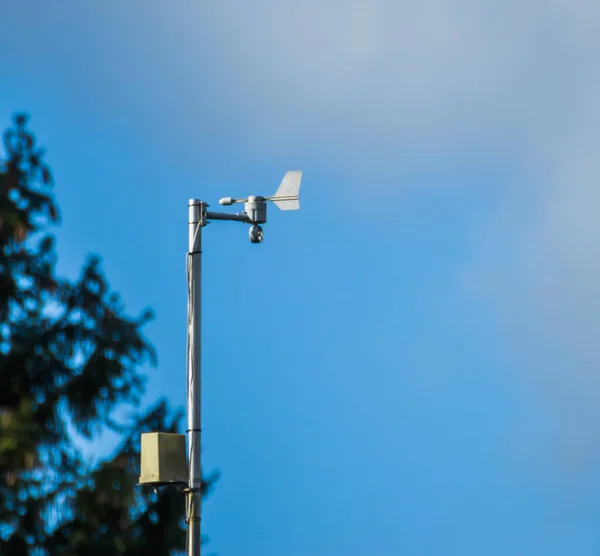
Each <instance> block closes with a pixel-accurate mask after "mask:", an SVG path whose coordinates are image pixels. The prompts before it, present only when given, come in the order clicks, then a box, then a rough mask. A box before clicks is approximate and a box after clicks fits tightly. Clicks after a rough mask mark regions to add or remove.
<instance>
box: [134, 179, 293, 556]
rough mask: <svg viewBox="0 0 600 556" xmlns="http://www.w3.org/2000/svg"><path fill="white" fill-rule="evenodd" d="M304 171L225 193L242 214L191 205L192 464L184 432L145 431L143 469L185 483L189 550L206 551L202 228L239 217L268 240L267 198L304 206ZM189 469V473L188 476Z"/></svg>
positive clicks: (150, 478) (156, 478) (256, 239)
mask: <svg viewBox="0 0 600 556" xmlns="http://www.w3.org/2000/svg"><path fill="white" fill-rule="evenodd" d="M301 181H302V172H298V171H294V172H287V173H286V174H285V176H284V177H283V180H282V181H281V184H280V185H279V188H278V189H277V191H275V194H274V195H272V196H271V197H261V196H259V195H251V196H249V197H247V198H245V199H234V198H233V197H224V198H223V199H221V200H220V201H219V203H220V204H221V205H225V206H228V205H233V204H234V203H244V211H243V212H240V213H237V214H228V213H224V212H209V211H207V210H206V209H207V208H208V204H207V203H204V202H203V201H201V200H199V199H191V200H190V202H189V205H188V241H189V244H188V245H189V248H188V254H187V271H188V326H187V380H186V383H187V431H186V432H187V434H188V442H187V456H188V457H187V465H185V464H186V462H185V461H184V460H185V438H184V437H183V435H177V434H166V433H150V434H145V435H143V436H142V466H141V468H142V472H141V475H140V484H145V485H151V486H155V487H156V486H164V485H180V486H181V488H182V491H183V492H184V493H185V495H186V496H187V502H186V524H187V542H186V554H187V556H200V545H201V534H200V513H201V504H202V491H203V486H204V485H203V483H202V467H201V464H200V458H201V451H200V448H201V410H200V404H201V397H202V396H201V381H200V378H201V372H200V370H201V367H200V352H201V334H200V328H201V319H200V313H201V301H202V300H201V295H200V290H201V279H200V278H201V276H200V275H201V268H202V228H203V227H204V226H206V225H207V224H208V223H209V222H210V221H211V220H233V221H236V222H244V223H246V224H250V230H249V234H248V235H249V238H250V241H251V242H252V243H262V241H263V229H262V227H261V224H264V223H265V222H266V221H267V202H272V203H274V204H275V205H276V206H277V207H278V208H279V209H281V210H298V209H299V208H300V201H299V192H300V182H301ZM186 475H187V476H186Z"/></svg>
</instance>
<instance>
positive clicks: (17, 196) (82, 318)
mask: <svg viewBox="0 0 600 556" xmlns="http://www.w3.org/2000/svg"><path fill="white" fill-rule="evenodd" d="M26 124H27V117H26V116H24V115H18V116H16V117H15V118H14V126H13V128H11V129H9V130H8V131H6V132H5V134H4V150H5V156H4V158H0V546H1V547H2V548H1V550H0V552H1V553H2V554H3V555H4V556H25V555H40V556H46V555H52V556H53V555H60V554H65V555H69V556H78V555H86V556H94V555H96V554H97V555H102V556H111V555H117V554H118V555H121V554H127V555H132V556H135V555H149V554H152V555H169V554H173V553H178V551H182V550H183V549H184V548H185V530H184V523H183V520H184V502H185V501H184V497H183V495H182V494H181V493H179V492H175V491H174V490H168V489H163V490H161V491H160V492H159V493H156V492H154V491H153V490H152V489H148V488H141V487H138V486H136V483H137V480H138V476H139V453H140V434H141V433H142V432H150V431H164V432H176V431H177V429H178V425H179V423H180V420H181V417H182V415H181V413H179V412H172V411H170V410H169V408H168V405H167V403H166V401H164V400H159V401H158V402H157V403H156V404H155V405H154V406H153V407H151V408H150V409H149V410H146V411H145V412H144V413H141V412H140V411H139V410H138V409H136V408H137V406H138V405H139V403H140V400H141V396H142V394H143V392H144V377H143V376H142V374H141V373H140V370H139V368H140V366H141V365H142V364H144V363H145V362H150V363H152V364H155V359H156V358H155V353H154V350H153V348H152V346H151V345H150V344H149V343H148V341H147V340H146V339H145V337H144V335H143V332H142V329H143V326H144V324H145V323H147V322H148V320H149V319H151V318H152V314H151V312H150V311H145V312H144V313H143V314H142V315H140V316H139V317H136V318H132V317H130V316H128V315H127V314H126V313H125V311H124V308H123V304H122V303H121V301H120V299H119V296H118V295H117V294H116V293H114V292H113V291H111V289H110V288H109V286H108V283H107V281H106V278H105V277H104V275H103V272H102V270H101V266H100V260H99V259H98V258H97V257H90V258H89V260H88V261H87V262H86V263H85V264H84V266H83V268H82V271H81V275H80V277H79V279H77V280H75V281H73V280H68V279H64V278H60V277H58V276H57V275H56V273H55V263H56V250H55V239H54V237H53V235H52V233H51V228H52V226H54V225H56V224H58V222H59V211H58V207H57V205H56V202H55V200H54V197H53V195H52V175H51V172H50V169H49V168H48V166H47V165H46V164H45V162H44V159H43V151H42V150H41V149H39V148H37V147H36V144H35V139H34V137H33V135H32V134H31V133H30V132H29V131H28V130H27V126H26ZM121 404H131V406H132V418H131V419H130V420H129V422H126V423H120V422H116V421H115V419H114V418H113V415H114V410H115V408H116V407H117V406H120V405H121ZM69 424H72V426H74V427H75V429H76V430H77V431H78V433H79V434H81V435H83V436H84V437H86V438H88V439H93V438H96V437H97V435H98V434H99V433H100V432H101V431H102V430H104V429H105V428H106V427H108V428H110V429H111V430H114V431H117V432H118V433H119V434H120V435H121V437H122V441H121V443H120V445H119V447H118V448H117V450H116V451H115V453H114V455H113V456H112V457H110V458H108V459H107V460H105V461H102V462H101V463H100V464H98V465H95V466H94V468H90V465H89V464H88V463H86V461H85V460H84V458H83V456H82V454H81V452H80V450H78V449H77V447H76V446H75V445H74V444H73V441H72V438H71V437H70V435H69V433H68V425H69ZM215 478H216V477H212V478H209V479H207V481H206V487H205V488H206V490H205V493H204V494H206V493H207V492H208V488H209V487H210V486H211V484H212V482H213V481H214V479H215Z"/></svg>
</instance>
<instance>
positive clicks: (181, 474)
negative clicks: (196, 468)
mask: <svg viewBox="0 0 600 556" xmlns="http://www.w3.org/2000/svg"><path fill="white" fill-rule="evenodd" d="M187 480H188V479H187V462H186V450H185V435H184V434H172V433H167V432H150V433H145V434H142V453H141V471H140V484H142V485H154V486H160V485H167V484H177V483H179V484H181V483H183V484H187Z"/></svg>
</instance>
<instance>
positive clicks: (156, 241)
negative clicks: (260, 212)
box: [0, 0, 600, 556]
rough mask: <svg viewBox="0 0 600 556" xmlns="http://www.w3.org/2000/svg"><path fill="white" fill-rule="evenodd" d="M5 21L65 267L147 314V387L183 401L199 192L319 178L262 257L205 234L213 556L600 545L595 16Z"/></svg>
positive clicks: (425, 6) (228, 235) (128, 10)
mask: <svg viewBox="0 0 600 556" xmlns="http://www.w3.org/2000/svg"><path fill="white" fill-rule="evenodd" d="M0 8H1V12H2V18H1V20H0V83H1V84H2V86H1V88H0V115H2V114H3V115H4V116H0V117H4V122H5V123H4V125H5V126H6V125H8V124H9V122H10V120H9V117H10V114H11V113H12V112H14V111H17V110H26V111H28V112H29V113H30V114H31V115H32V120H31V127H32V129H33V130H34V131H35V133H36V134H37V137H38V139H39V141H40V143H42V144H43V145H45V146H46V147H47V149H48V154H47V159H48V162H49V163H50V164H51V165H52V168H53V170H54V174H55V179H56V195H57V198H58V201H59V203H60V206H61V208H62V217H63V224H62V226H61V228H60V230H59V231H58V238H59V256H60V260H59V267H60V270H61V271H62V272H63V273H65V274H68V275H72V274H74V273H77V272H78V270H79V268H80V266H81V263H82V262H83V260H84V258H85V256H86V254H87V253H99V254H100V255H101V256H102V257H103V261H104V268H105V270H106V273H107V275H108V277H109V280H110V283H111V285H112V286H113V287H114V288H115V289H117V290H118V291H120V292H121V293H122V296H123V299H124V301H125V302H126V305H127V308H128V310H129V311H130V312H132V313H137V312H139V311H141V310H142V309H143V308H144V307H146V306H151V307H152V308H153V309H154V310H155V311H156V319H155V321H154V322H153V323H152V324H151V325H149V326H148V327H147V334H148V336H149V338H150V339H151V341H152V342H153V343H154V344H155V345H156V348H157V350H158V354H159V365H158V368H157V369H155V370H149V371H148V372H149V376H150V382H149V389H148V395H147V401H148V402H151V401H152V400H154V399H156V398H157V397H158V396H162V395H165V396H167V397H168V398H169V400H170V401H171V403H172V404H173V405H174V406H181V405H183V404H184V401H185V322H186V286H185V251H186V248H187V200H188V199H189V198H190V197H199V198H202V199H203V200H206V201H207V202H209V203H211V204H212V206H213V208H214V207H215V205H216V206H218V205H217V200H218V199H219V198H220V197H222V196H228V195H232V196H236V195H238V196H243V195H247V194H252V193H254V194H270V193H271V192H272V191H274V190H275V188H276V187H277V185H278V183H279V181H280V179H281V177H282V176H283V174H284V173H285V171H287V170H295V169H301V170H303V171H304V182H303V188H302V192H301V205H302V210H301V211H299V212H296V213H279V212H277V211H276V209H274V208H272V209H271V211H270V216H269V222H268V224H267V225H266V226H265V243H264V244H262V245H260V246H254V245H250V244H249V242H248V240H247V230H246V227H245V226H242V225H238V224H235V223H214V224H211V225H210V226H209V227H208V228H207V229H206V231H205V234H204V275H203V287H204V291H203V299H204V307H203V323H204V329H203V429H204V437H203V444H204V456H205V462H206V468H207V469H208V470H211V469H219V470H220V471H221V472H222V478H221V480H220V482H219V483H218V487H217V489H216V490H215V493H214V495H213V496H212V497H211V499H210V500H209V501H208V502H207V504H206V505H205V507H204V509H203V511H204V521H203V523H204V526H205V530H206V532H207V534H208V535H209V536H210V539H211V548H212V549H213V550H214V551H215V552H217V553H219V554H221V555H229V554H243V555H248V556H250V555H257V556H269V555H274V556H281V555H285V556H295V555H300V554H303V555H304V554H315V555H321V554H322V555H330V554H344V555H354V554H356V555H358V554H361V555H362V554H372V555H377V556H388V555H389V556H394V555H396V554H414V555H443V556H454V555H457V556H458V555H460V556H462V555H481V554H485V555H490V556H492V555H496V554H498V555H500V554H502V555H504V554H519V555H521V554H522V555H531V554H540V555H544V556H553V555H573V556H579V555H581V556H586V555H592V554H597V553H598V552H599V551H600V527H599V525H600V502H599V496H598V495H599V494H600V485H599V481H598V469H599V464H600V442H599V439H600V411H599V410H598V409H597V407H598V404H597V401H596V400H597V398H598V395H599V394H600V383H599V380H598V376H599V375H598V368H600V348H599V345H600V344H598V342H597V339H596V338H597V333H598V330H599V325H600V320H599V314H600V312H599V309H600V307H599V306H598V305H599V302H598V299H600V296H598V293H600V292H598V284H599V283H600V281H599V280H598V278H600V264H599V263H598V261H599V260H600V257H598V255H599V254H600V241H599V240H598V238H599V237H600V235H599V232H600V229H599V227H600V220H599V219H598V218H597V214H596V213H597V207H598V206H599V205H598V201H600V198H599V197H600V195H599V191H600V189H599V188H598V185H597V184H598V171H597V160H600V152H599V148H598V145H600V141H599V139H600V137H599V135H600V121H599V120H600V111H598V108H597V98H598V93H600V72H598V66H597V52H598V48H599V47H600V45H599V44H598V38H597V37H598V36H600V35H599V34H598V31H599V30H600V29H599V27H600V12H599V10H598V6H597V3H595V2H579V3H577V4H576V5H573V4H572V3H570V2H567V1H566V0H556V1H554V2H551V3H545V2H544V3H543V2H540V1H538V0H529V1H528V2H525V3H523V2H520V3H516V2H490V3H488V4H486V5H485V6H482V5H480V3H476V2H472V1H468V0H467V1H459V0H428V1H427V2H423V3H419V5H418V6H417V5H414V3H404V2H392V1H391V0H371V1H370V2H358V1H352V0H350V1H347V2H339V1H328V2H323V1H320V2H317V1H316V0H307V1H306V2H303V3H301V4H299V3H289V2H284V1H283V2H282V1H279V2H275V1H268V0H257V1H256V2H252V3H249V2H248V3H243V2H239V1H232V2H226V3H225V2H222V3H217V2H213V1H208V2H192V1H185V2H184V1H179V2H173V3H169V5H168V6H167V3H165V2H158V1H145V2H141V1H137V0H136V1H134V0H130V1H129V2H127V3H121V2H116V1H114V0H110V1H104V2H97V3H83V2H73V1H71V2H68V1H63V2H55V3H50V2H43V1H41V0H38V1H34V0H21V1H20V2H9V1H8V0H4V1H3V2H1V3H0ZM257 314H258V315H261V318H256V315H257ZM112 442H113V440H112V439H110V438H105V439H104V440H103V441H102V442H100V443H99V444H98V445H95V446H93V447H91V448H90V449H91V450H93V451H94V452H95V453H97V454H102V453H106V451H107V450H109V449H110V447H111V445H112V444H111V443H112Z"/></svg>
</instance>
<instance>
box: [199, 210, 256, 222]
mask: <svg viewBox="0 0 600 556" xmlns="http://www.w3.org/2000/svg"><path fill="white" fill-rule="evenodd" d="M206 219H207V220H233V221H235V222H244V223H246V224H252V220H250V218H248V215H247V214H246V213H244V212H241V213H239V214H228V213H226V212H208V211H207V212H206Z"/></svg>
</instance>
